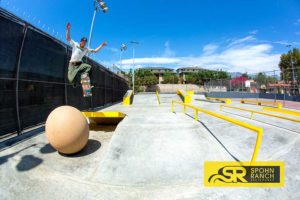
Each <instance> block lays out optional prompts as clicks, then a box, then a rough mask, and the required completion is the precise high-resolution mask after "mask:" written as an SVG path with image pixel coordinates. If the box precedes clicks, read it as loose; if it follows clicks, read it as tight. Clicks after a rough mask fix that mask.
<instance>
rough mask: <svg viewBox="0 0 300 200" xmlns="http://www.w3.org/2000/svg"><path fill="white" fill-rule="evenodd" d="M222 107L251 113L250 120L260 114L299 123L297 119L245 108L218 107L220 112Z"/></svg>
mask: <svg viewBox="0 0 300 200" xmlns="http://www.w3.org/2000/svg"><path fill="white" fill-rule="evenodd" d="M224 107H225V108H232V109H236V110H242V111H246V112H250V113H251V116H250V118H251V119H253V114H254V113H256V114H260V115H266V116H270V117H276V118H280V119H285V120H289V121H293V122H298V123H300V120H299V119H293V118H289V117H284V116H280V115H274V114H270V113H266V112H260V111H256V110H250V109H246V108H239V107H234V106H228V105H220V109H221V111H222V109H223V108H224Z"/></svg>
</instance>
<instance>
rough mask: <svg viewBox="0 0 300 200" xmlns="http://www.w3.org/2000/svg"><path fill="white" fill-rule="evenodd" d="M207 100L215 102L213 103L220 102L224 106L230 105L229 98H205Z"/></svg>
mask: <svg viewBox="0 0 300 200" xmlns="http://www.w3.org/2000/svg"><path fill="white" fill-rule="evenodd" d="M206 99H207V100H215V101H221V102H223V103H226V104H231V99H229V98H216V97H206Z"/></svg>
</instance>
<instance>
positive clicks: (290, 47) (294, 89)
mask: <svg viewBox="0 0 300 200" xmlns="http://www.w3.org/2000/svg"><path fill="white" fill-rule="evenodd" d="M286 47H288V48H289V49H290V52H291V65H292V72H293V94H294V93H295V91H296V88H295V86H296V84H295V71H294V62H293V57H292V56H293V52H292V45H290V44H289V45H286Z"/></svg>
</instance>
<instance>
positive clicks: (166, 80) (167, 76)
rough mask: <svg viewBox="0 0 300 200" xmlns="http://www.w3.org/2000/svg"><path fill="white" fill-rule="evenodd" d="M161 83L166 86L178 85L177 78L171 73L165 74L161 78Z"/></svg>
mask: <svg viewBox="0 0 300 200" xmlns="http://www.w3.org/2000/svg"><path fill="white" fill-rule="evenodd" d="M163 79H164V80H163V82H162V83H164V84H167V83H172V84H177V83H178V77H177V76H176V75H175V74H174V73H171V72H166V73H165V74H164V76H163Z"/></svg>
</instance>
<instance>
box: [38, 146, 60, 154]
mask: <svg viewBox="0 0 300 200" xmlns="http://www.w3.org/2000/svg"><path fill="white" fill-rule="evenodd" d="M40 152H41V153H42V154H48V153H54V152H56V149H54V148H53V147H52V146H51V145H50V144H46V145H45V146H43V147H42V148H41V149H40Z"/></svg>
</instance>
